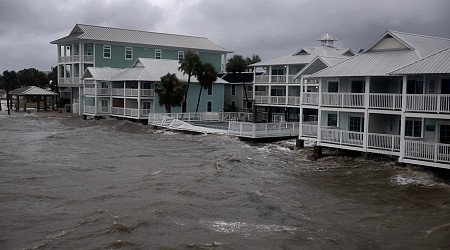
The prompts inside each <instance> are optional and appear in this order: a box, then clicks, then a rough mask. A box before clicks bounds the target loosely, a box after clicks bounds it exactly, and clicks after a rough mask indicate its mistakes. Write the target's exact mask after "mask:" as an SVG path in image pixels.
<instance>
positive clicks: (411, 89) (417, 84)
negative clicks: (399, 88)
mask: <svg viewBox="0 0 450 250" xmlns="http://www.w3.org/2000/svg"><path fill="white" fill-rule="evenodd" d="M406 93H407V94H423V81H418V80H408V81H407V83H406Z"/></svg>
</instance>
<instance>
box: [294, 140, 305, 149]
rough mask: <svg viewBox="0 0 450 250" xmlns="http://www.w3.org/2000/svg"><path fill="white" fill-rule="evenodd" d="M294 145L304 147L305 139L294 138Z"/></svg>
mask: <svg viewBox="0 0 450 250" xmlns="http://www.w3.org/2000/svg"><path fill="white" fill-rule="evenodd" d="M295 147H296V148H297V149H299V148H304V147H305V140H302V139H295Z"/></svg>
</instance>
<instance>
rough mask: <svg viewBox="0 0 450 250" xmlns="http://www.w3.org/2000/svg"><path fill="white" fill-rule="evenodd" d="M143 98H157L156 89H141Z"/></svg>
mask: <svg viewBox="0 0 450 250" xmlns="http://www.w3.org/2000/svg"><path fill="white" fill-rule="evenodd" d="M141 96H155V90H154V89H141Z"/></svg>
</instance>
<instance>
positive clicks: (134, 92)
mask: <svg viewBox="0 0 450 250" xmlns="http://www.w3.org/2000/svg"><path fill="white" fill-rule="evenodd" d="M138 94H139V90H138V89H128V88H127V89H122V88H112V89H111V96H120V97H124V96H125V97H138V96H139V95H138ZM153 96H155V90H154V89H141V97H153Z"/></svg>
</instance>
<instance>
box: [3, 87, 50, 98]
mask: <svg viewBox="0 0 450 250" xmlns="http://www.w3.org/2000/svg"><path fill="white" fill-rule="evenodd" d="M9 93H10V94H11V95H20V96H50V95H57V94H56V93H54V92H51V91H48V90H45V89H41V88H39V87H36V86H28V87H23V88H19V89H15V90H12V91H11V92H9Z"/></svg>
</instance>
